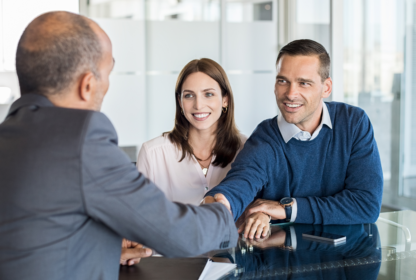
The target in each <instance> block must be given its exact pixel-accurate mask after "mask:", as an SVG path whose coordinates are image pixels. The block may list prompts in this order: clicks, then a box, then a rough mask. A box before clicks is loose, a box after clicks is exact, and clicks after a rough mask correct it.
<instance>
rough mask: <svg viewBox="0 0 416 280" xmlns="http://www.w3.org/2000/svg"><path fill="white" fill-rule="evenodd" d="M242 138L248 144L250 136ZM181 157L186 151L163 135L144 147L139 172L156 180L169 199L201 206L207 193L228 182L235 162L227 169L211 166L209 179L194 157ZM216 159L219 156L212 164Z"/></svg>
mask: <svg viewBox="0 0 416 280" xmlns="http://www.w3.org/2000/svg"><path fill="white" fill-rule="evenodd" d="M240 138H241V141H242V143H243V145H244V143H245V142H246V140H247V137H245V136H244V135H241V134H240ZM242 148H243V147H240V150H241V149H242ZM240 150H239V151H240ZM181 156H182V151H181V150H179V149H177V148H176V146H175V145H174V144H173V143H172V142H171V141H170V140H169V138H168V137H167V136H159V137H157V138H155V139H152V140H150V141H148V142H146V143H144V144H143V145H142V147H141V149H140V152H139V156H138V158H137V169H138V170H139V171H140V172H141V173H143V174H144V175H145V176H146V177H147V178H149V179H150V180H151V181H153V182H154V183H155V184H156V186H158V187H159V188H160V189H161V190H162V191H163V192H164V193H165V195H166V197H167V198H168V199H169V200H171V201H175V202H182V203H187V204H193V205H199V204H200V202H201V200H202V198H203V197H204V195H205V193H207V192H208V191H209V190H210V189H212V188H213V187H215V186H216V185H218V184H219V183H220V182H221V180H222V179H224V177H225V175H227V173H228V171H229V170H230V169H231V163H230V164H228V165H227V166H226V167H224V168H222V167H220V166H214V165H212V164H211V165H210V166H209V169H208V173H207V176H206V177H205V176H204V174H203V173H202V169H201V167H200V165H199V163H198V161H197V160H196V159H195V157H194V156H192V158H190V157H189V156H186V157H185V158H184V159H183V160H182V161H181V162H179V160H180V159H181ZM214 160H215V155H214V156H213V157H212V159H211V162H213V161H214ZM233 161H234V160H233Z"/></svg>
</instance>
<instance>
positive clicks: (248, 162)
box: [205, 123, 276, 220]
mask: <svg viewBox="0 0 416 280" xmlns="http://www.w3.org/2000/svg"><path fill="white" fill-rule="evenodd" d="M266 124H267V123H263V126H265V125H266ZM269 137H270V136H268V134H267V133H265V132H264V128H263V127H262V124H260V125H259V127H257V129H256V130H255V131H254V132H253V134H252V135H251V136H250V138H249V139H248V140H247V142H246V143H245V145H244V148H243V150H242V151H241V152H240V153H239V154H238V155H237V157H236V159H235V161H234V163H233V164H232V165H231V170H230V171H229V172H228V174H227V176H226V177H225V178H224V180H223V181H222V182H221V183H220V184H219V185H218V186H216V187H215V188H213V189H212V190H210V191H209V192H208V193H207V194H206V195H205V196H214V195H215V194H217V193H221V194H223V195H224V196H225V197H226V198H227V199H228V201H229V202H230V205H231V211H232V213H233V216H234V220H237V219H238V218H239V217H240V215H241V214H242V213H243V212H244V210H245V209H246V207H247V206H248V205H249V204H250V203H251V202H252V201H253V200H254V198H255V197H256V195H257V193H258V192H259V191H260V190H261V189H262V188H263V186H264V185H266V183H267V182H268V174H271V173H270V169H272V168H273V166H274V165H273V164H271V163H272V162H275V160H276V153H275V151H274V150H273V149H272V147H271V145H270V139H269Z"/></svg>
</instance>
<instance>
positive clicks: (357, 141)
mask: <svg viewBox="0 0 416 280" xmlns="http://www.w3.org/2000/svg"><path fill="white" fill-rule="evenodd" d="M345 148H347V147H345ZM382 195H383V172H382V169H381V162H380V156H379V152H378V148H377V144H376V141H375V139H374V132H373V128H372V126H371V123H370V120H369V118H368V116H367V115H366V114H365V113H364V114H363V115H362V117H361V119H359V121H358V122H357V125H356V129H355V130H354V131H353V139H352V147H351V153H350V158H349V162H348V167H347V170H346V176H345V181H344V189H343V190H342V191H341V192H339V193H336V194H335V195H332V196H327V197H304V198H300V197H296V201H297V204H298V213H297V218H296V223H306V224H361V223H374V222H375V221H376V220H377V218H378V215H379V213H380V208H381V200H382Z"/></svg>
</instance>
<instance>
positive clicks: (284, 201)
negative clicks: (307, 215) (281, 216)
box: [280, 197, 295, 222]
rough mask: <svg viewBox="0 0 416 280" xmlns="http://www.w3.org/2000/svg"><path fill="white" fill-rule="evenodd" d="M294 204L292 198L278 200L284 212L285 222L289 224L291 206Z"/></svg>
mask: <svg viewBox="0 0 416 280" xmlns="http://www.w3.org/2000/svg"><path fill="white" fill-rule="evenodd" d="M293 203H295V201H294V200H293V198H291V197H284V198H282V199H281V200H280V205H282V206H283V208H284V209H285V212H286V222H290V220H291V218H292V205H293Z"/></svg>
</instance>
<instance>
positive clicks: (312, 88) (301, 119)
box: [274, 55, 332, 133]
mask: <svg viewBox="0 0 416 280" xmlns="http://www.w3.org/2000/svg"><path fill="white" fill-rule="evenodd" d="M319 68H320V62H319V57H318V56H303V55H296V56H290V55H283V56H282V57H281V58H280V60H279V62H278V64H277V76H276V84H275V88H274V92H275V95H276V101H277V106H278V107H279V110H280V112H281V114H282V116H283V117H284V119H285V120H286V121H287V122H288V123H293V124H295V125H296V126H298V127H299V128H300V129H301V130H304V131H309V132H310V133H313V131H314V130H315V129H316V127H317V126H318V125H319V122H320V119H321V113H322V99H323V98H326V97H328V96H329V95H330V94H331V90H332V81H331V79H330V78H327V79H326V80H325V81H322V79H321V76H320V74H319Z"/></svg>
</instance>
